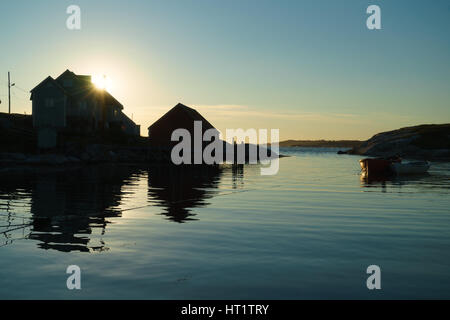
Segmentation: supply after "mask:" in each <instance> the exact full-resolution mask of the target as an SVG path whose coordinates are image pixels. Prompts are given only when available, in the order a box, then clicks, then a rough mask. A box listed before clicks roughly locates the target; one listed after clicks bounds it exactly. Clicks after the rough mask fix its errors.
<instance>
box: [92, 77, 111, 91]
mask: <svg viewBox="0 0 450 320" xmlns="http://www.w3.org/2000/svg"><path fill="white" fill-rule="evenodd" d="M92 83H93V84H94V85H95V86H96V87H97V88H98V89H101V90H106V91H110V89H111V79H110V78H108V77H107V76H106V75H93V76H92Z"/></svg>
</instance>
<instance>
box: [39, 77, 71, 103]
mask: <svg viewBox="0 0 450 320" xmlns="http://www.w3.org/2000/svg"><path fill="white" fill-rule="evenodd" d="M47 82H51V83H52V84H53V85H54V86H55V87H56V88H58V89H60V90H61V91H62V92H64V93H65V94H68V93H67V91H66V90H65V89H64V87H63V86H61V85H60V84H59V83H58V82H57V81H56V80H55V79H53V78H52V77H50V76H48V77H47V78H45V79H44V80H42V81H41V82H40V83H39V84H38V85H37V86H36V87H34V88H33V89H31V91H30V93H31V97H30V100H32V99H33V92H34V91H35V90H36V89H38V88H40V87H41V86H43V85H44V84H45V83H47Z"/></svg>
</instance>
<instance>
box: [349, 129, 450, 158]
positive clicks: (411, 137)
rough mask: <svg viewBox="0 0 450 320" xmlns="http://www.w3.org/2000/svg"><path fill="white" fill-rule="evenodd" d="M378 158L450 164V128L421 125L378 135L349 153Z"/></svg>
mask: <svg viewBox="0 0 450 320" xmlns="http://www.w3.org/2000/svg"><path fill="white" fill-rule="evenodd" d="M349 153H350V154H359V155H366V156H375V157H390V156H396V155H398V156H400V157H403V158H412V159H427V160H435V159H439V160H442V159H447V160H450V124H442V125H420V126H415V127H407V128H402V129H398V130H393V131H388V132H383V133H378V134H376V135H374V136H373V137H372V138H370V139H369V140H367V141H365V142H363V143H362V144H361V145H360V146H359V147H355V148H353V149H352V150H350V151H349Z"/></svg>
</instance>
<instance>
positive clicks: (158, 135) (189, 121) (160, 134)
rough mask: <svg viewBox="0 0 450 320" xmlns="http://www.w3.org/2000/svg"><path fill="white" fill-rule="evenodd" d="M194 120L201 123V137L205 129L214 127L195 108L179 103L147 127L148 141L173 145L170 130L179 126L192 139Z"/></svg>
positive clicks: (155, 143)
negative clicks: (187, 132)
mask: <svg viewBox="0 0 450 320" xmlns="http://www.w3.org/2000/svg"><path fill="white" fill-rule="evenodd" d="M195 121H201V123H202V137H203V134H204V132H205V131H206V130H208V129H215V128H214V127H213V125H212V124H211V123H209V122H208V120H206V119H205V118H203V116H202V115H201V114H200V113H198V112H197V111H196V110H194V109H192V108H189V107H187V106H185V105H184V104H181V103H179V104H177V105H176V106H175V107H173V108H172V109H170V110H169V111H168V112H167V113H166V114H165V115H163V116H162V117H161V118H159V119H158V120H157V121H156V122H154V123H153V124H152V125H151V126H150V127H148V136H149V138H150V142H151V144H153V145H158V146H170V145H173V144H174V142H172V141H171V137H172V132H173V131H174V130H176V129H181V128H182V129H186V130H187V131H189V133H190V134H191V137H192V139H193V138H194V122H195ZM175 143H177V142H175Z"/></svg>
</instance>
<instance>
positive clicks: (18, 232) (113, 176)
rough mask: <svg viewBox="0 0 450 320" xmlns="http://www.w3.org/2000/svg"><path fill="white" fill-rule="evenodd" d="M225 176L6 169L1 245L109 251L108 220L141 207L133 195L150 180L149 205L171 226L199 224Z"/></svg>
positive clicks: (166, 169) (110, 168) (121, 169)
mask: <svg viewBox="0 0 450 320" xmlns="http://www.w3.org/2000/svg"><path fill="white" fill-rule="evenodd" d="M222 171H223V169H222V168H220V167H203V166H194V167H175V166H159V167H150V168H138V167H133V166H117V165H101V166H89V167H82V168H77V169H64V168H60V169H48V168H47V169H42V168H28V169H15V170H3V171H2V172H0V179H1V183H0V237H3V243H0V246H1V245H8V244H11V243H13V242H14V241H15V240H19V239H33V240H37V241H38V247H39V248H41V249H45V250H48V249H53V250H58V251H62V252H71V251H81V252H92V251H104V250H108V247H107V245H106V244H105V242H104V241H103V239H102V236H103V235H104V234H105V231H106V228H107V225H108V224H109V223H111V222H110V221H109V220H108V218H114V217H120V216H121V215H122V210H124V208H126V207H130V206H131V207H133V206H135V205H136V204H137V203H136V199H134V194H133V193H134V192H135V191H138V189H142V186H143V185H142V184H141V185H139V182H140V181H145V180H144V179H148V181H147V185H148V190H147V199H146V202H145V204H144V206H158V207H161V208H162V214H163V215H164V216H165V217H166V218H167V220H169V221H173V222H178V223H182V222H186V221H193V220H197V218H194V216H195V214H194V213H193V212H192V209H193V208H197V207H203V206H206V205H208V202H207V199H209V198H211V197H212V196H213V195H214V194H216V193H217V192H218V184H219V182H220V179H221V175H222ZM233 177H234V175H233ZM133 184H135V185H136V186H135V188H134V189H133V188H132V186H133ZM144 188H145V187H144ZM126 210H130V208H126ZM94 233H95V235H94Z"/></svg>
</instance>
